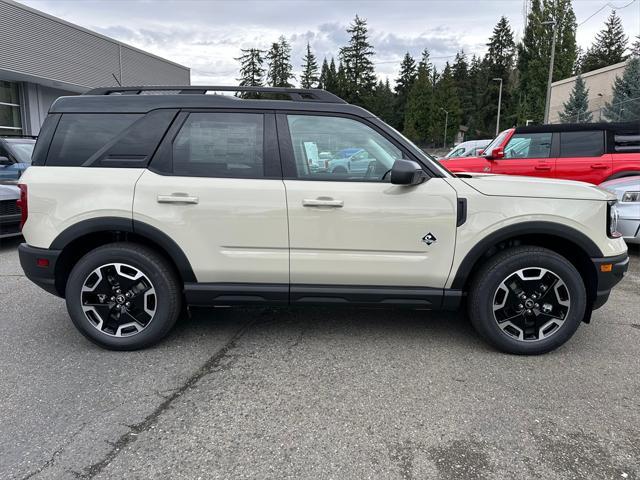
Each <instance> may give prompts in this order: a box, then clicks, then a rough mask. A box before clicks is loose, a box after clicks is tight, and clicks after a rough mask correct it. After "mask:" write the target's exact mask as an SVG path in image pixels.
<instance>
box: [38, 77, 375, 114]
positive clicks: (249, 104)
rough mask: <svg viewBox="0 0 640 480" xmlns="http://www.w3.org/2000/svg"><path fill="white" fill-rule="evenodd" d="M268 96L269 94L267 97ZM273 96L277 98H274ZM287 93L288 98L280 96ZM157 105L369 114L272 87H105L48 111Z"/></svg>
mask: <svg viewBox="0 0 640 480" xmlns="http://www.w3.org/2000/svg"><path fill="white" fill-rule="evenodd" d="M217 91H221V92H251V93H256V94H258V95H261V96H262V97H263V98H260V99H255V98H254V99H249V98H240V97H236V96H232V95H207V94H206V93H207V92H217ZM270 97H271V98H270ZM273 97H275V98H276V99H273ZM286 97H289V100H286V99H283V98H286ZM158 108H186V109H189V108H233V109H260V110H291V111H316V112H318V111H319V112H333V113H347V114H353V115H358V116H361V117H371V116H373V115H372V114H371V113H369V112H367V111H366V110H364V109H363V108H360V107H357V106H355V105H350V104H348V103H346V102H345V101H344V100H342V99H341V98H340V97H338V96H336V95H334V94H332V93H330V92H327V91H324V90H318V89H300V88H275V87H229V86H224V87H219V86H199V85H198V86H195V85H193V86H166V87H155V86H153V87H105V88H97V89H93V90H90V91H88V92H87V93H85V94H83V95H79V96H72V97H60V98H59V99H58V100H56V101H55V102H54V103H53V105H52V106H51V109H50V110H49V111H50V113H147V112H149V111H151V110H155V109H158Z"/></svg>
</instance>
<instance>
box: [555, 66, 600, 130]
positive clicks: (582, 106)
mask: <svg viewBox="0 0 640 480" xmlns="http://www.w3.org/2000/svg"><path fill="white" fill-rule="evenodd" d="M592 120H593V116H592V115H591V112H590V111H589V89H588V88H587V87H586V86H585V83H584V80H583V79H582V76H581V75H578V77H577V78H576V83H575V84H574V85H573V90H572V91H571V95H569V100H567V101H566V102H565V103H564V111H562V112H560V121H561V122H562V123H589V122H591V121H592Z"/></svg>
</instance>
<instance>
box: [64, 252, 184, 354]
mask: <svg viewBox="0 0 640 480" xmlns="http://www.w3.org/2000/svg"><path fill="white" fill-rule="evenodd" d="M65 297H66V302H67V310H68V312H69V315H70V316H71V320H72V321H73V323H74V325H75V326H76V328H78V330H80V332H81V333H82V334H83V335H85V336H86V337H87V338H89V339H90V340H91V341H93V342H94V343H97V344H98V345H100V346H102V347H105V348H109V349H112V350H136V349H140V348H144V347H148V346H150V345H153V344H154V343H157V342H158V341H160V339H162V338H163V337H164V336H165V335H166V334H167V333H168V332H169V330H171V328H172V327H173V325H174V324H175V322H176V320H177V318H178V315H179V312H180V303H181V301H180V300H181V298H180V290H179V287H178V282H177V280H176V276H175V274H174V273H173V270H172V268H171V266H170V265H169V264H168V263H167V261H166V260H165V259H164V258H163V257H161V256H160V255H158V254H157V253H156V252H155V251H154V250H152V249H149V248H147V247H144V246H142V245H137V244H132V243H112V244H109V245H104V246H102V247H99V248H97V249H95V250H92V251H91V252H89V253H87V254H86V255H85V256H84V257H82V258H81V259H80V260H79V261H78V263H77V264H76V265H75V266H74V268H73V270H72V271H71V275H70V276H69V279H68V281H67V286H66V291H65Z"/></svg>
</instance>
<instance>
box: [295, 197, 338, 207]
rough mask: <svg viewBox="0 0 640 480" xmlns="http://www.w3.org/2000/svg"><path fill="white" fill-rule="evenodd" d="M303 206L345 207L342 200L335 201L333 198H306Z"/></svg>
mask: <svg viewBox="0 0 640 480" xmlns="http://www.w3.org/2000/svg"><path fill="white" fill-rule="evenodd" d="M302 206H303V207H331V208H342V207H344V202H343V201H342V200H334V199H333V198H323V197H320V198H305V199H304V200H302Z"/></svg>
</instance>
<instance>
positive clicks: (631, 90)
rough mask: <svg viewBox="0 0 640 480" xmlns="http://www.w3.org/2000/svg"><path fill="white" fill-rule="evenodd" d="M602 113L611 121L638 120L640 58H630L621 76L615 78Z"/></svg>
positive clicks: (639, 111)
mask: <svg viewBox="0 0 640 480" xmlns="http://www.w3.org/2000/svg"><path fill="white" fill-rule="evenodd" d="M604 115H605V117H607V119H609V120H610V121H612V122H626V121H640V58H638V57H633V58H630V59H629V61H628V62H627V66H626V68H625V69H624V73H623V74H622V77H617V78H616V80H615V82H614V83H613V98H612V99H611V103H607V104H606V106H605V109H604Z"/></svg>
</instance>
